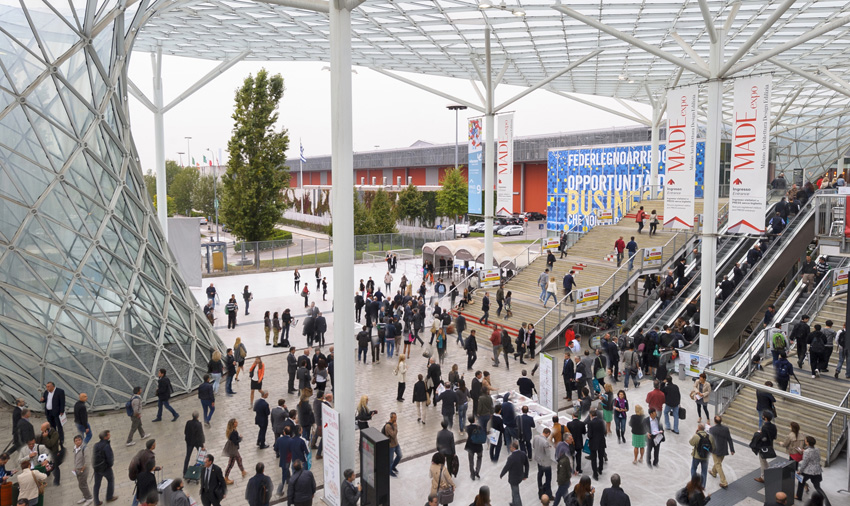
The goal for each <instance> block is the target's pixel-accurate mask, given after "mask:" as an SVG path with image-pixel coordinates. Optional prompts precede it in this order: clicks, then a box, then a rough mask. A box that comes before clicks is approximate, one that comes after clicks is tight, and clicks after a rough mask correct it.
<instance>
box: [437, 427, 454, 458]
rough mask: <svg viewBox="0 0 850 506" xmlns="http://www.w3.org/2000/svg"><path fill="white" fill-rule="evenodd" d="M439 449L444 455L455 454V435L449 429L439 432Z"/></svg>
mask: <svg viewBox="0 0 850 506" xmlns="http://www.w3.org/2000/svg"><path fill="white" fill-rule="evenodd" d="M437 451H438V452H440V453H442V454H443V455H454V454H455V435H454V434H453V433H452V431H450V430H448V429H443V430H441V431H440V432H438V433H437Z"/></svg>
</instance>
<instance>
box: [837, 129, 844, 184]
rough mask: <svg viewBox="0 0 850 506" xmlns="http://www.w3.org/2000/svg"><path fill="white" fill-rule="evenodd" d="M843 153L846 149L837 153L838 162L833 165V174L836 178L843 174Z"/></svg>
mask: <svg viewBox="0 0 850 506" xmlns="http://www.w3.org/2000/svg"><path fill="white" fill-rule="evenodd" d="M836 137H838V136H837V135H836ZM845 151H846V148H845V149H844V150H841V151H839V152H838V160H837V161H836V163H835V174H836V175H835V177H838V175H839V174H843V173H844V152H845Z"/></svg>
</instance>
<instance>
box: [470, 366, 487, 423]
mask: <svg viewBox="0 0 850 506" xmlns="http://www.w3.org/2000/svg"><path fill="white" fill-rule="evenodd" d="M479 397H481V371H475V376H473V377H472V386H470V387H469V398H470V399H472V414H474V415H475V416H478V398H479ZM485 425H486V424H485ZM485 428H486V427H485Z"/></svg>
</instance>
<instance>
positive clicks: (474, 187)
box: [467, 118, 484, 214]
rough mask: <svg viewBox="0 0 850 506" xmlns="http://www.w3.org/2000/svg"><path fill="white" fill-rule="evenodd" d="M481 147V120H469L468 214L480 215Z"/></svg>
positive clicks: (481, 184)
mask: <svg viewBox="0 0 850 506" xmlns="http://www.w3.org/2000/svg"><path fill="white" fill-rule="evenodd" d="M481 146H482V145H481V118H477V119H471V120H469V150H468V152H469V158H468V160H467V162H468V165H467V180H468V182H469V198H468V199H467V209H468V212H469V214H482V212H481V211H482V205H481V188H482V187H483V186H484V182H483V181H482V176H483V172H482V170H481V166H482V160H481V159H482V156H483V154H484V152H483V151H482V149H481Z"/></svg>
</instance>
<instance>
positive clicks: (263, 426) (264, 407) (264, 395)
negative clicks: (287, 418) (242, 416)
mask: <svg viewBox="0 0 850 506" xmlns="http://www.w3.org/2000/svg"><path fill="white" fill-rule="evenodd" d="M260 395H261V397H260V398H259V399H257V401H256V402H255V403H254V423H255V424H256V425H257V427H259V429H260V430H259V431H258V432H257V446H259V447H260V450H265V449H266V448H268V447H269V445H267V444H266V431H267V430H268V429H269V415H270V414H271V408H269V401H267V400H266V399H268V398H269V391H268V390H266V391H263V392H260Z"/></svg>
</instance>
